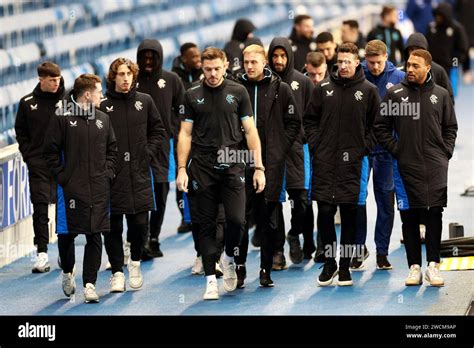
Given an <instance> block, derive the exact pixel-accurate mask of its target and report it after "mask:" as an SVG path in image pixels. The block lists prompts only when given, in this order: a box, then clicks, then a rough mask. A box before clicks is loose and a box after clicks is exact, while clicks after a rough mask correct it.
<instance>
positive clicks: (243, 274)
mask: <svg viewBox="0 0 474 348" xmlns="http://www.w3.org/2000/svg"><path fill="white" fill-rule="evenodd" d="M235 273H237V289H243V288H245V283H244V282H245V278H247V268H245V265H237V267H236V268H235Z"/></svg>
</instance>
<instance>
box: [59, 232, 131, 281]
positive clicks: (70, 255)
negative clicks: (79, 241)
mask: <svg viewBox="0 0 474 348" xmlns="http://www.w3.org/2000/svg"><path fill="white" fill-rule="evenodd" d="M85 236H86V241H87V242H86V246H85V247H84V262H83V270H82V282H83V285H84V287H85V286H86V284H87V283H91V284H94V285H95V283H96V281H97V272H99V268H100V262H101V261H102V235H101V234H100V233H93V234H86V235H85ZM76 237H77V234H74V233H67V234H58V250H59V259H60V260H61V268H62V270H63V272H64V273H71V272H72V270H73V268H74V264H75V263H76V253H75V246H74V240H75V239H76ZM122 263H123V257H122Z"/></svg>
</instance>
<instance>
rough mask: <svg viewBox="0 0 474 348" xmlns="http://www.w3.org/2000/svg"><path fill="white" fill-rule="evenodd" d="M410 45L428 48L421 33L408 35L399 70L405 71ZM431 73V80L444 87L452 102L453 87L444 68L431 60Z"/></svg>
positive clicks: (426, 41)
mask: <svg viewBox="0 0 474 348" xmlns="http://www.w3.org/2000/svg"><path fill="white" fill-rule="evenodd" d="M410 47H418V48H423V49H425V50H427V51H429V49H428V40H426V37H425V36H424V35H423V34H421V33H413V34H411V35H410V36H409V37H408V40H407V42H406V44H405V50H404V51H403V59H404V62H403V63H402V64H401V65H400V70H402V71H405V72H406V64H407V61H408V57H409V54H408V51H409V48H410ZM431 74H432V76H433V80H434V82H435V83H436V84H437V85H440V86H441V87H443V88H446V89H447V90H448V92H449V96H450V97H451V100H452V101H453V104H454V94H453V88H452V87H451V81H450V80H449V76H448V74H447V73H446V70H444V69H443V67H442V66H441V65H439V64H438V63H436V62H435V61H434V60H433V61H431Z"/></svg>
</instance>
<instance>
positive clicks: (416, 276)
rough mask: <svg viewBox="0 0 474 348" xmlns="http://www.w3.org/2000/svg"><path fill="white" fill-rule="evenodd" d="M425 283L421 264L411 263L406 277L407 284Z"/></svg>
mask: <svg viewBox="0 0 474 348" xmlns="http://www.w3.org/2000/svg"><path fill="white" fill-rule="evenodd" d="M422 283H423V275H422V273H421V267H420V265H411V267H410V273H409V274H408V277H407V279H405V285H407V286H410V285H421V284H422Z"/></svg>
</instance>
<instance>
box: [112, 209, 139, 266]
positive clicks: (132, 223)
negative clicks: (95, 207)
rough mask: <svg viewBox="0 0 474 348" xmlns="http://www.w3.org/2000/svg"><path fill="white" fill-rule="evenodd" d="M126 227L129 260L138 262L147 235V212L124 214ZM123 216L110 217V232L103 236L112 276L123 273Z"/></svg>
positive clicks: (113, 215) (114, 215)
mask: <svg viewBox="0 0 474 348" xmlns="http://www.w3.org/2000/svg"><path fill="white" fill-rule="evenodd" d="M125 217H126V218H127V225H128V233H127V237H128V239H127V240H128V241H129V242H130V258H131V260H132V261H140V260H141V257H142V252H143V246H144V245H145V241H146V237H147V233H148V212H147V211H145V212H141V213H137V214H125ZM122 233H123V214H111V215H110V232H109V233H107V234H105V236H104V244H105V250H106V251H107V255H108V256H109V261H110V264H111V265H112V274H113V273H115V272H123V270H122V268H123V258H124V255H123V239H122Z"/></svg>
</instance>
